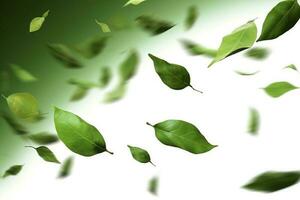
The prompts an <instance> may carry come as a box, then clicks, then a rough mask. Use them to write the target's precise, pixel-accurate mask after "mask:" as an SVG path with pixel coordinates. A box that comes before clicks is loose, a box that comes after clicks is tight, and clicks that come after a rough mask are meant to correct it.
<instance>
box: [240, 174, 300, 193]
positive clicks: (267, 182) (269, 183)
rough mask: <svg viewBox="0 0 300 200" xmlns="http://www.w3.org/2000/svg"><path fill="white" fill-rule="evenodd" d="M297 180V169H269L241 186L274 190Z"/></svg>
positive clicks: (298, 177) (288, 185) (298, 175)
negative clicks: (278, 170)
mask: <svg viewBox="0 0 300 200" xmlns="http://www.w3.org/2000/svg"><path fill="white" fill-rule="evenodd" d="M299 180H300V172H299V171H291V172H276V171H270V172H265V173H262V174H260V175H258V176H257V177H255V178H254V179H253V180H251V181H250V183H248V184H246V185H244V186H243V188H245V189H248V190H253V191H258V192H276V191H279V190H282V189H285V188H287V187H290V186H292V185H294V184H296V183H298V182H299Z"/></svg>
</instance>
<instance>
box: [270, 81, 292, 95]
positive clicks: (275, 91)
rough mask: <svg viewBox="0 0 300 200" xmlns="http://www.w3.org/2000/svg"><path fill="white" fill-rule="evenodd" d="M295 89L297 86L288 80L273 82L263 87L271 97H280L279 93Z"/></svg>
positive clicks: (282, 93)
mask: <svg viewBox="0 0 300 200" xmlns="http://www.w3.org/2000/svg"><path fill="white" fill-rule="evenodd" d="M295 89H298V87H296V86H294V85H292V84H290V83H288V82H275V83H272V84H270V85H268V86H267V87H266V88H264V90H265V92H266V93H267V94H268V95H270V96H271V97H280V96H281V95H284V94H285V93H287V92H289V91H291V90H295Z"/></svg>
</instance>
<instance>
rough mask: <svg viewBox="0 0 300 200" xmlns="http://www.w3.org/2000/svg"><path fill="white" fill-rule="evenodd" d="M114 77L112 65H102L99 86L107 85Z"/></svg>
mask: <svg viewBox="0 0 300 200" xmlns="http://www.w3.org/2000/svg"><path fill="white" fill-rule="evenodd" d="M111 79H112V72H111V68H110V67H106V66H105V67H101V69H100V76H99V87H100V88H104V87H106V86H107V85H108V84H109V82H110V81H111Z"/></svg>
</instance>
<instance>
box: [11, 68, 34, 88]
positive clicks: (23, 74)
mask: <svg viewBox="0 0 300 200" xmlns="http://www.w3.org/2000/svg"><path fill="white" fill-rule="evenodd" d="M10 67H11V69H12V71H13V73H14V74H15V76H16V77H17V78H18V79H19V80H20V81H22V82H27V83H29V82H35V81H37V78H36V77H35V76H33V75H32V74H31V73H30V72H28V71H27V70H25V69H23V68H22V67H20V66H18V65H14V64H12V65H10Z"/></svg>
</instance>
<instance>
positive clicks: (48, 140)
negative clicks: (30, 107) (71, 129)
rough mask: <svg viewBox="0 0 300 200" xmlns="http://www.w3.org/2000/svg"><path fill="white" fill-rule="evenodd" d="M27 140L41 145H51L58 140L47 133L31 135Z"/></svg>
mask: <svg viewBox="0 0 300 200" xmlns="http://www.w3.org/2000/svg"><path fill="white" fill-rule="evenodd" d="M27 138H28V139H30V140H31V141H32V142H34V143H36V144H41V145H48V144H53V143H55V142H57V141H58V138H57V136H56V135H54V134H51V133H48V132H41V133H36V134H31V135H28V136H27Z"/></svg>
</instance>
